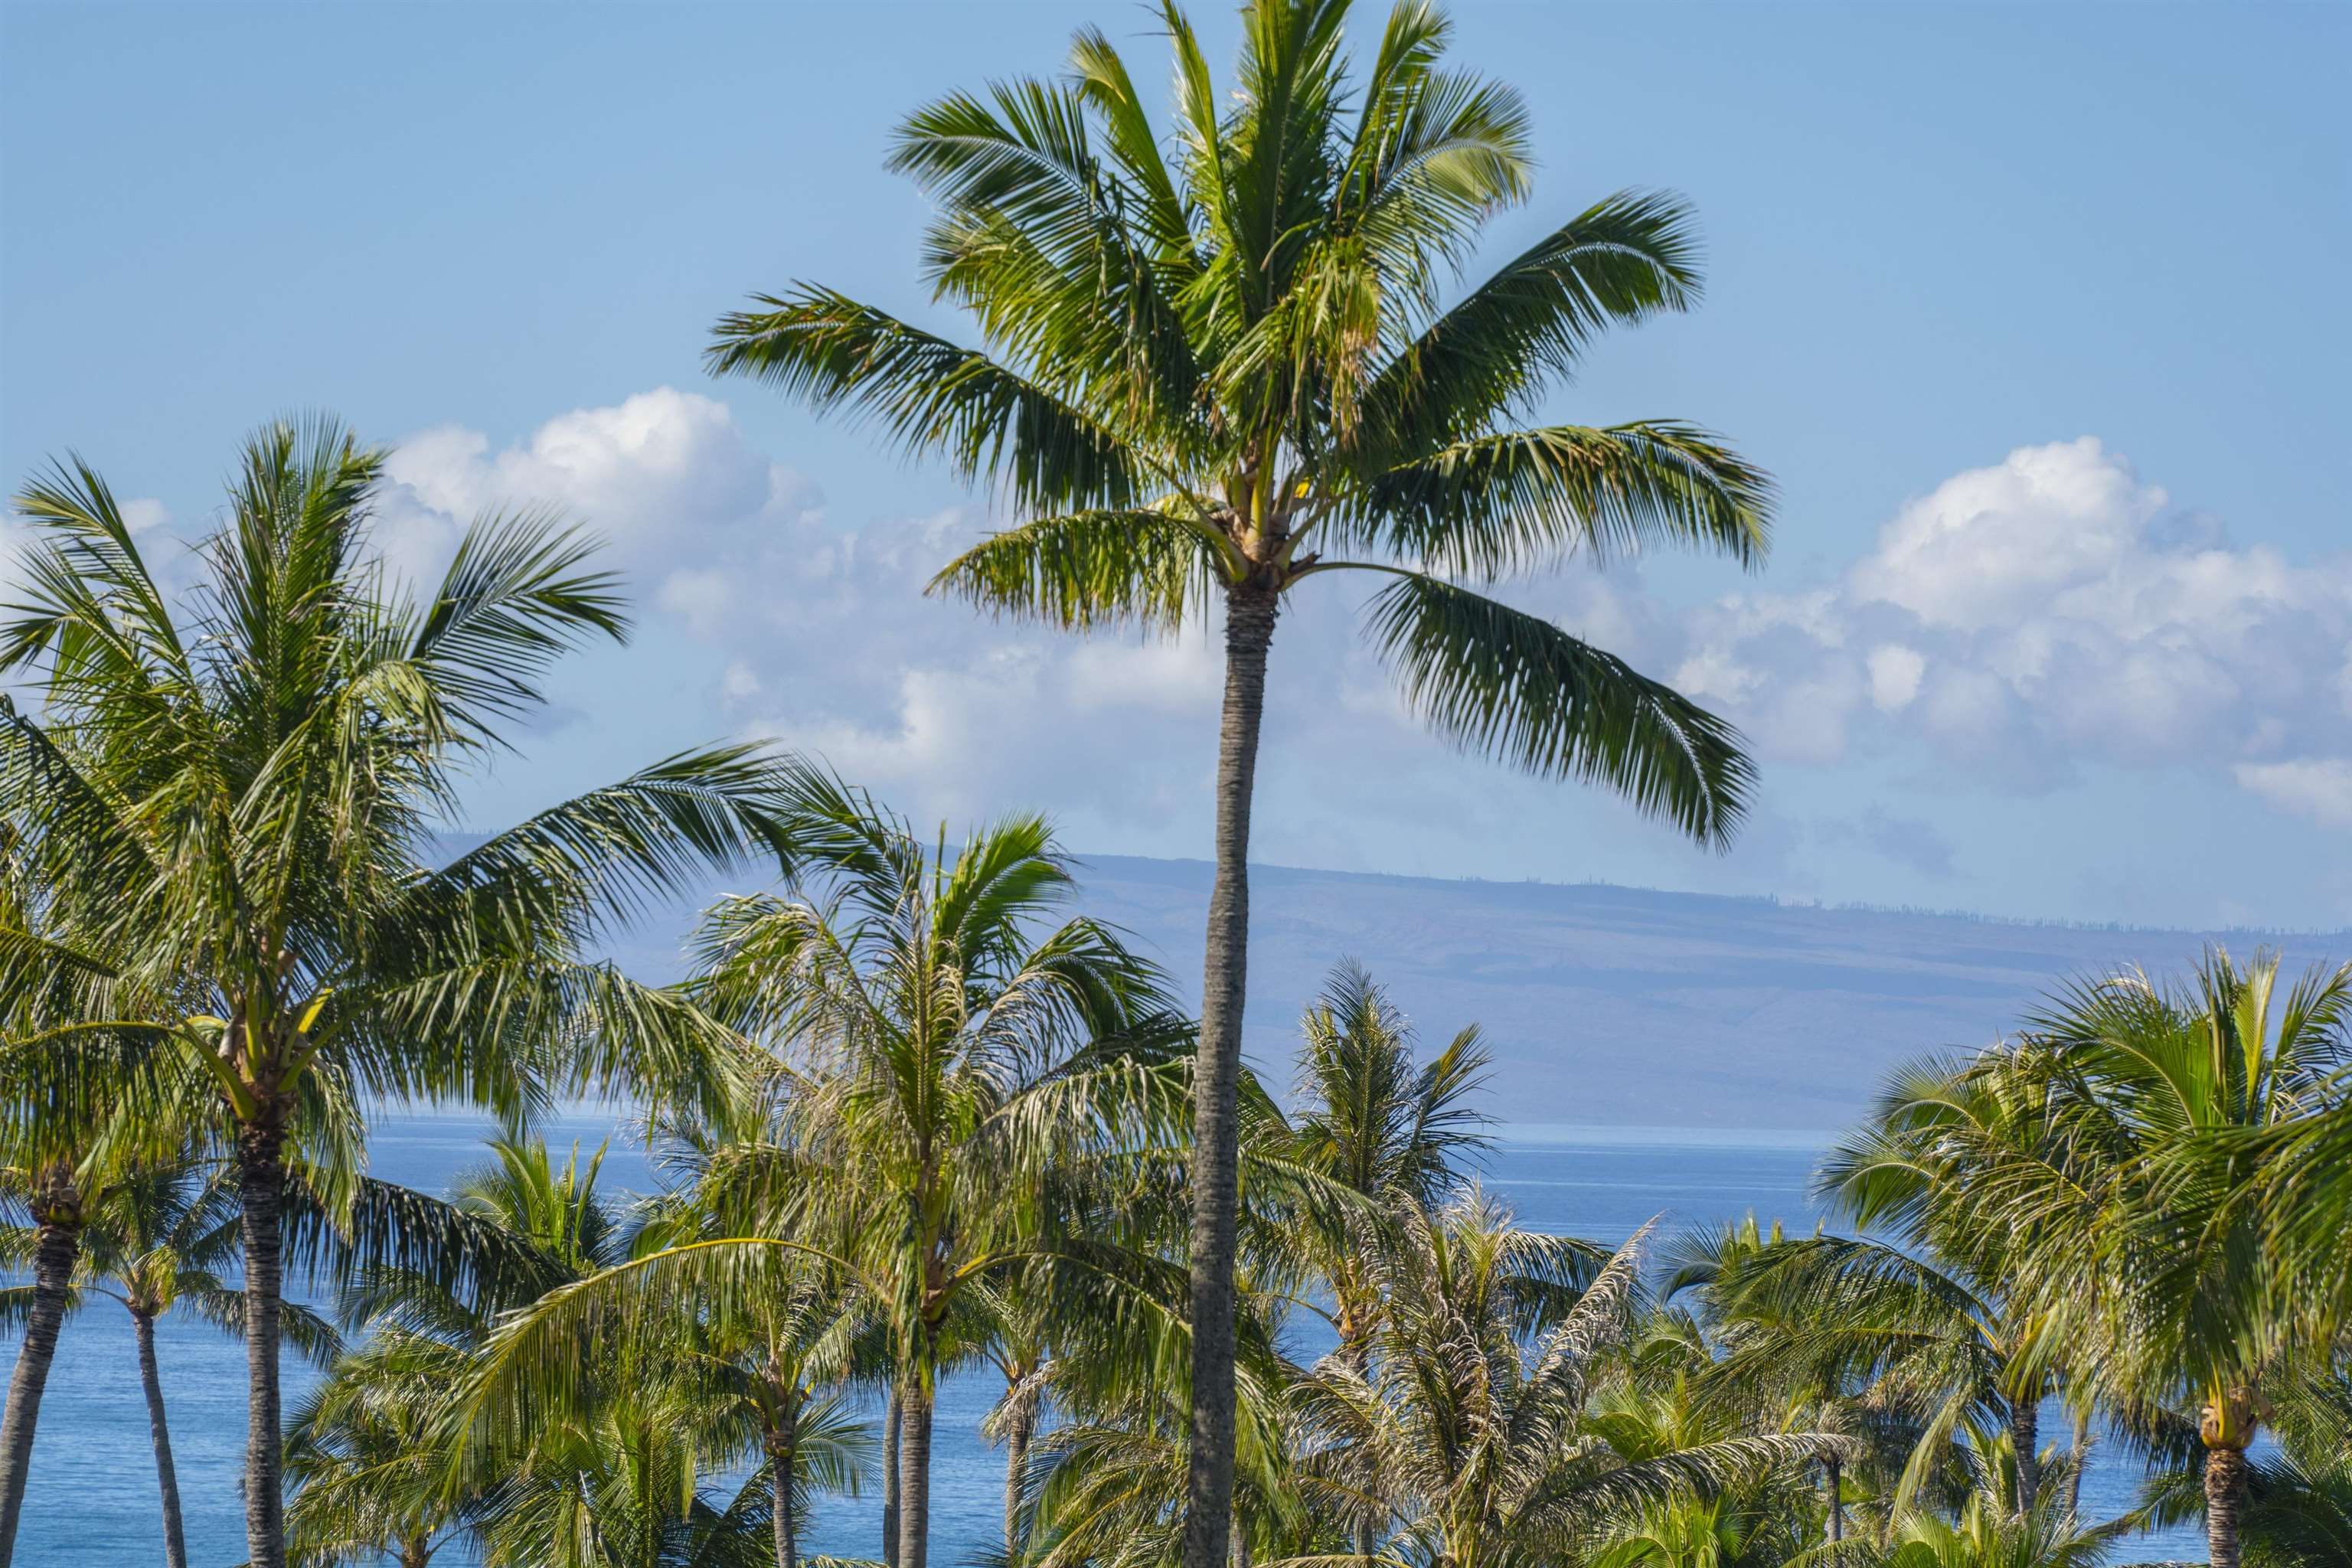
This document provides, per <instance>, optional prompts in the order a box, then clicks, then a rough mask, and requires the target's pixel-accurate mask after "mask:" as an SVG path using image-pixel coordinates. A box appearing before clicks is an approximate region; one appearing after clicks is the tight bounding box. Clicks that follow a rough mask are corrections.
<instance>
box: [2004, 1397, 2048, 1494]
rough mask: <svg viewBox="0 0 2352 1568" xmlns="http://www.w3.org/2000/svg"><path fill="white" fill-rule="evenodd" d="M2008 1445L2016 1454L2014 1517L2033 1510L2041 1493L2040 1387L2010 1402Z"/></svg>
mask: <svg viewBox="0 0 2352 1568" xmlns="http://www.w3.org/2000/svg"><path fill="white" fill-rule="evenodd" d="M2009 1444H2010V1447H2011V1448H2012V1449H2013V1450H2015V1452H2016V1456H2017V1516H2018V1517H2019V1518H2020V1519H2024V1518H2027V1517H2028V1516H2030V1515H2031V1514H2032V1512H2033V1504H2034V1501H2035V1500H2036V1499H2037V1498H2039V1497H2040V1495H2041V1492H2042V1398H2041V1393H2040V1390H2038V1389H2037V1390H2035V1391H2033V1392H2032V1393H2028V1394H2019V1395H2017V1396H2016V1397H2015V1398H2013V1399H2011V1401H2010V1402H2009Z"/></svg>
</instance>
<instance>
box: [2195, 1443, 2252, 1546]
mask: <svg viewBox="0 0 2352 1568" xmlns="http://www.w3.org/2000/svg"><path fill="white" fill-rule="evenodd" d="M2245 1506H2246V1451H2245V1450H2244V1449H2243V1448H2219V1447H2217V1448H2208V1449H2206V1450H2205V1552H2206V1556H2207V1559H2208V1560H2209V1561H2210V1563H2212V1568H2238V1564H2239V1542H2238V1532H2239V1527H2240V1525H2241V1523H2242V1516H2243V1513H2244V1511H2245Z"/></svg>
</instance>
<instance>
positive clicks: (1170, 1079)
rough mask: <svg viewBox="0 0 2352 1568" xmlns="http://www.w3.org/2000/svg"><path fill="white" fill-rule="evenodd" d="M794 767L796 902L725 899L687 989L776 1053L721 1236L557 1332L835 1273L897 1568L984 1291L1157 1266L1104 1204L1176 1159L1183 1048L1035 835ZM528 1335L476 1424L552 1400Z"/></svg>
mask: <svg viewBox="0 0 2352 1568" xmlns="http://www.w3.org/2000/svg"><path fill="white" fill-rule="evenodd" d="M787 773H788V782H787V783H786V784H783V785H782V786H780V787H781V789H782V800H783V802H784V810H785V812H786V815H787V816H788V817H789V819H790V820H791V822H792V823H793V833H794V837H795V842H796V844H797V845H798V847H799V849H800V851H801V855H800V859H799V861H798V864H797V869H796V870H795V873H794V875H793V878H792V879H791V881H790V883H789V886H788V888H787V896H784V897H753V898H735V899H729V900H724V901H722V902H721V903H719V905H718V906H716V907H715V908H714V909H713V910H711V911H710V912H709V915H708V916H707V917H706V920H705V923H704V926H703V930H702V932H701V934H700V936H699V938H698V974H697V978H696V980H695V982H694V983H693V984H694V989H695V992H696V994H697V995H698V998H699V1000H700V1001H701V1002H702V1004H703V1005H705V1006H706V1007H708V1008H709V1011H710V1012H711V1014H712V1015H713V1016H718V1017H720V1018H723V1019H725V1020H727V1021H728V1022H729V1023H730V1024H731V1025H733V1026H736V1027H738V1028H740V1029H741V1030H743V1031H744V1032H745V1033H746V1034H747V1035H749V1036H751V1037H754V1038H757V1039H760V1040H763V1041H765V1042H768V1043H769V1044H770V1045H771V1046H772V1047H773V1049H774V1051H775V1053H776V1054H775V1057H774V1058H773V1063H772V1071H771V1073H770V1076H769V1081H768V1084H767V1090H768V1092H767V1095H766V1097H765V1100H764V1102H760V1103H754V1104H752V1105H751V1106H750V1107H748V1108H747V1109H739V1110H738V1113H737V1117H736V1119H735V1121H734V1122H733V1125H732V1130H731V1131H727V1130H724V1129H722V1132H723V1134H724V1135H722V1136H720V1137H719V1138H718V1139H717V1140H716V1146H715V1148H714V1150H713V1152H711V1153H710V1154H709V1173H707V1174H706V1176H705V1177H704V1180H703V1183H702V1188H701V1193H700V1195H699V1199H698V1201H699V1202H701V1203H702V1204H703V1205H705V1208H706V1212H707V1214H708V1215H709V1216H710V1227H709V1231H708V1232H707V1233H706V1234H705V1235H703V1236H701V1237H698V1238H696V1239H692V1240H687V1241H682V1242H680V1243H678V1244H677V1245H675V1246H670V1247H664V1248H662V1249H661V1250H659V1251H656V1252H653V1253H650V1254H648V1255H646V1256H645V1257H641V1258H633V1259H631V1260H630V1261H629V1262H628V1263H627V1264H625V1265H624V1266H623V1267H620V1268H614V1269H610V1270H608V1271H606V1272H605V1273H604V1274H603V1275H600V1276H598V1277H596V1278H594V1279H590V1280H587V1281H584V1282H583V1284H582V1285H581V1286H579V1287H577V1288H575V1289H573V1290H572V1291H571V1292H567V1293H566V1297H565V1301H566V1304H567V1305H566V1310H567V1317H566V1320H565V1321H567V1322H570V1323H574V1324H577V1323H582V1322H587V1321H608V1320H609V1321H639V1322H644V1321H668V1322H673V1323H674V1322H679V1321H698V1320H700V1319H703V1318H706V1317H708V1316H709V1315H710V1314H714V1313H715V1314H719V1316H721V1317H722V1318H724V1319H728V1320H733V1321H742V1320H744V1319H747V1318H749V1317H750V1316H751V1315H752V1314H753V1312H754V1310H755V1308H756V1305H757V1303H758V1302H759V1301H760V1300H761V1299H763V1298H764V1297H765V1296H767V1295H768V1294H769V1293H771V1292H772V1291H773V1290H774V1289H777V1288H778V1287H779V1285H780V1284H781V1283H782V1282H783V1281H786V1280H788V1279H791V1278H793V1276H794V1275H795V1273H796V1272H797V1271H800V1270H803V1269H804V1268H807V1267H809V1266H810V1265H811V1264H817V1265H822V1266H824V1267H827V1268H835V1269H838V1270H840V1272H841V1273H842V1275H843V1276H844V1277H845V1279H846V1280H847V1281H848V1282H850V1283H853V1284H855V1285H856V1286H857V1287H858V1288H859V1289H861V1290H862V1291H863V1292H864V1294H865V1297H866V1300H867V1301H868V1302H869V1303H870V1305H871V1307H872V1309H873V1310H875V1311H877V1313H879V1314H880V1315H881V1316H882V1318H883V1320H884V1321H885V1322H886V1323H887V1327H888V1331H889V1332H890V1334H891V1336H892V1340H893V1351H894V1355H895V1360H896V1363H897V1370H896V1384H897V1391H898V1415H899V1427H900V1431H899V1448H898V1509H899V1537H898V1555H897V1563H898V1568H924V1564H925V1558H926V1552H927V1550H928V1542H929V1522H930V1521H929V1514H930V1509H929V1488H930V1452H931V1412H932V1399H933V1395H934V1393H935V1390H936V1387H937V1383H938V1378H939V1375H940V1371H941V1369H942V1368H943V1367H944V1366H945V1365H946V1364H948V1363H949V1362H950V1361H951V1360H953V1359H955V1358H956V1357H957V1356H959V1355H960V1354H961V1353H963V1352H965V1351H967V1350H968V1349H969V1348H970V1347H971V1345H972V1344H974V1343H975V1342H977V1341H978V1340H979V1338H980V1337H981V1334H982V1331H984V1324H983V1323H982V1322H981V1321H977V1320H978V1300H977V1299H978V1297H979V1296H980V1294H981V1292H982V1289H983V1288H984V1287H985V1286H986V1285H988V1284H990V1283H992V1282H997V1283H1001V1282H1002V1281H1003V1279H1005V1278H1006V1277H1008V1276H1012V1275H1016V1274H1017V1275H1021V1276H1022V1277H1024V1279H1027V1280H1028V1281H1030V1282H1032V1283H1033V1284H1040V1283H1042V1282H1045V1281H1049V1280H1051V1281H1055V1287H1054V1288H1055V1289H1066V1290H1069V1291H1072V1292H1074V1293H1086V1292H1089V1291H1101V1290H1105V1289H1112V1288H1113V1287H1114V1286H1115V1285H1116V1284H1117V1283H1118V1280H1119V1278H1120V1276H1119V1272H1118V1271H1119V1270H1120V1269H1121V1268H1145V1267H1148V1265H1146V1264H1145V1263H1143V1262H1142V1261H1140V1260H1133V1259H1123V1258H1121V1257H1120V1255H1119V1249H1118V1247H1116V1246H1115V1244H1114V1242H1115V1234H1116V1226H1117V1225H1118V1217H1117V1215H1116V1214H1115V1212H1114V1205H1112V1204H1111V1203H1108V1202H1106V1201H1105V1200H1104V1198H1103V1196H1102V1194H1101V1193H1100V1191H1099V1188H1100V1186H1101V1184H1104V1183H1106V1182H1108V1183H1109V1184H1112V1185H1113V1186H1114V1187H1115V1188H1117V1187H1124V1186H1132V1185H1133V1184H1136V1183H1138V1182H1139V1181H1141V1180H1142V1179H1143V1176H1142V1174H1141V1172H1142V1171H1143V1169H1144V1167H1145V1166H1146V1165H1148V1164H1150V1163H1151V1162H1152V1161H1153V1160H1154V1159H1155V1158H1156V1159H1157V1160H1158V1161H1159V1162H1160V1163H1165V1161H1166V1159H1167V1158H1168V1157H1169V1156H1170V1155H1171V1153H1172V1152H1174V1151H1175V1149H1176V1148H1177V1146H1178V1140H1177V1137H1176V1134H1175V1130H1174V1127H1173V1124H1172V1121H1171V1110H1170V1109H1169V1105H1170V1100H1171V1095H1173V1094H1174V1093H1176V1092H1179V1091H1180V1089H1181V1068H1182V1066H1183V1064H1182V1062H1181V1057H1179V1056H1178V1054H1177V1047H1178V1046H1179V1045H1180V1044H1181V1038H1182V1031H1181V1027H1180V1026H1178V1025H1177V1023H1176V1022H1175V1021H1174V1020H1173V1019H1172V1018H1171V1016H1170V1015H1169V1013H1168V1010H1167V1009H1168V1002H1167V996H1166V994H1165V991H1164V988H1163V986H1162V984H1161V982H1160V976H1159V973H1158V972H1157V971H1156V970H1155V969H1154V968H1153V967H1152V966H1151V965H1150V963H1147V962H1146V961H1144V960H1143V959H1141V958H1139V957H1138V956H1136V955H1135V954H1134V953H1132V952H1129V950H1128V948H1127V947H1126V946H1125V945H1124V944H1123V943H1122V942H1121V941H1120V940H1119V938H1118V935H1117V933H1115V932H1114V931H1110V930H1109V929H1108V928H1107V927H1104V926H1102V925H1100V924H1098V923H1097V922H1096V921H1091V920H1087V919H1084V918H1078V919H1073V920H1067V921H1064V922H1062V923H1061V924H1060V925H1058V926H1056V927H1055V928H1054V929H1052V930H1050V931H1039V930H1038V929H1037V927H1038V926H1039V924H1040V923H1041V922H1042V921H1043V920H1044V919H1045V917H1047V916H1048V915H1049V914H1050V913H1051V912H1052V911H1053V910H1054V907H1055V905H1056V904H1057V903H1059V902H1060V901H1061V900H1064V899H1066V897H1067V896H1068V894H1069V892H1070V890H1071V889H1072V888H1073V886H1074V885H1075V884H1074V879H1073V878H1072V876H1071V873H1070V870H1069V867H1068V864H1067V862H1066V860H1065V859H1064V858H1063V857H1062V856H1061V854H1060V853H1059V851H1058V850H1057V849H1056V848H1055V845H1054V841H1053V837H1052V834H1051V832H1050V831H1049V830H1048V828H1047V826H1046V825H1045V822H1044V821H1043V820H1042V819H1040V818H1036V817H1009V818H1006V819H1003V820H1002V821H999V822H995V823H992V824H989V825H987V826H982V828H980V829H978V830H976V831H975V832H974V833H972V835H971V837H970V838H969V839H968V840H967V841H966V842H965V843H964V845H963V847H961V849H960V850H957V851H954V852H952V853H948V852H945V851H940V852H936V853H935V852H934V851H933V850H931V849H930V848H929V847H927V846H926V845H925V844H924V843H923V842H922V841H921V840H920V839H919V838H917V837H915V836H914V834H913V833H912V832H911V831H910V830H909V829H908V826H907V825H906V824H905V823H904V822H903V821H902V820H900V819H899V818H898V817H896V816H892V815H890V814H889V813H888V812H887V811H885V810H883V809H882V808H881V807H879V806H877V805H875V803H874V802H873V801H872V800H871V799H870V798H868V797H866V795H863V794H860V793H857V792H854V791H851V790H849V789H848V788H846V787H845V785H843V784H841V783H840V782H839V781H838V780H836V779H835V778H833V777H832V776H831V775H830V774H827V773H822V772H820V771H818V770H816V769H814V768H812V767H807V766H803V765H799V764H794V765H793V766H792V767H791V768H790V769H788V770H787ZM1090 1304H1091V1305H1094V1306H1097V1307H1099V1308H1100V1309H1101V1310H1104V1311H1106V1312H1117V1311H1119V1310H1150V1305H1151V1303H1150V1299H1149V1297H1148V1295H1141V1294H1136V1293H1133V1292H1129V1293H1128V1294H1127V1295H1126V1296H1124V1297H1123V1298H1119V1299H1118V1300H1109V1301H1108V1302H1106V1301H1103V1300H1091V1301H1090ZM536 1343H538V1341H537V1340H536V1339H535V1338H533V1337H532V1331H531V1330H530V1327H529V1325H528V1321H518V1323H517V1324H516V1325H515V1326H514V1327H513V1328H512V1329H511V1330H510V1331H509V1332H507V1333H505V1334H502V1335H501V1337H500V1339H499V1342H498V1343H497V1345H496V1346H494V1348H493V1352H492V1355H491V1357H490V1360H489V1363H488V1365H487V1367H486V1369H485V1373H484V1377H483V1379H482V1381H481V1383H480V1384H479V1385H478V1388H477V1389H476V1391H475V1393H474V1394H473V1396H472V1397H473V1403H474V1406H475V1408H476V1409H477V1410H487V1409H489V1408H492V1407H501V1408H507V1409H509V1410H512V1409H520V1408H522V1407H524V1405H525V1404H526V1403H527V1402H529V1401H530V1400H532V1399H538V1398H545V1399H551V1400H552V1399H557V1398H559V1397H560V1395H561V1392H562V1391H561V1389H560V1388H558V1387H556V1386H555V1384H556V1383H557V1382H559V1381H560V1379H561V1378H562V1375H563V1371H562V1367H561V1366H560V1365H551V1363H550V1362H549V1360H548V1358H544V1357H540V1356H537V1355H535V1354H533V1353H530V1350H529V1349H528V1347H529V1346H530V1345H533V1344H536ZM558 1359H559V1360H560V1358H558Z"/></svg>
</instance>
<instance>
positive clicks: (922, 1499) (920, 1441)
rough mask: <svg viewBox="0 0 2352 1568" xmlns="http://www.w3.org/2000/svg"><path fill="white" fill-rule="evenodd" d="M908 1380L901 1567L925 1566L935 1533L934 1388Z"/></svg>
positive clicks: (903, 1415) (901, 1413)
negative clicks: (932, 1427)
mask: <svg viewBox="0 0 2352 1568" xmlns="http://www.w3.org/2000/svg"><path fill="white" fill-rule="evenodd" d="M908 1384H909V1386H908V1389H907V1391H906V1393H905V1394H902V1395H901V1396H900V1397H899V1401H898V1563H897V1568H924V1564H925V1563H927V1562H928V1561H929V1555H930V1536H931V1391H930V1390H929V1389H928V1388H924V1387H922V1386H920V1384H917V1383H916V1382H915V1380H913V1379H909V1380H908Z"/></svg>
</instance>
